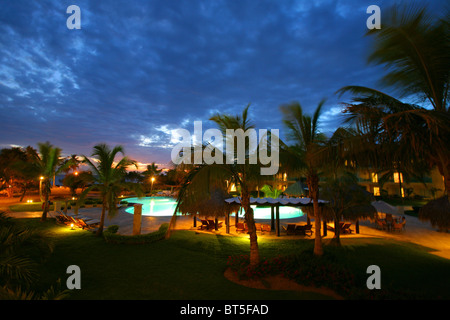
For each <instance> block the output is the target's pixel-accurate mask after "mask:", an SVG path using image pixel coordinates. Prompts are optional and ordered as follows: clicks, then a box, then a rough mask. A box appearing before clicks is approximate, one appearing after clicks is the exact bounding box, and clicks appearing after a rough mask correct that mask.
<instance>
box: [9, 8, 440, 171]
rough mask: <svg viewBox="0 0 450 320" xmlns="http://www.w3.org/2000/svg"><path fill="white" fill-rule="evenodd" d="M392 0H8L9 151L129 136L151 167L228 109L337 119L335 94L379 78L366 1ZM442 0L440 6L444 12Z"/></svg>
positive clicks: (272, 123) (73, 146)
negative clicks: (72, 11)
mask: <svg viewBox="0 0 450 320" xmlns="http://www.w3.org/2000/svg"><path fill="white" fill-rule="evenodd" d="M392 3H393V2H392V1H360V0H346V1H334V0H333V1H332V0H321V1H291V0H285V1H268V0H267V1H253V0H248V1H232V0H223V1H197V0H195V1H192V0H190V1H181V0H177V1H132V2H130V1H77V3H76V4H77V5H78V6H79V7H80V8H81V30H69V29H67V27H66V19H67V17H68V16H69V14H67V13H66V8H67V7H68V6H69V5H71V4H74V3H72V2H71V1H21V0H18V1H5V2H3V3H2V10H1V12H0V20H1V24H0V52H1V53H0V61H1V63H0V114H1V117H2V125H1V127H0V145H1V146H8V145H11V144H13V145H24V146H26V145H33V146H35V145H36V143H37V142H42V141H50V142H52V143H53V144H54V145H57V146H60V147H62V148H63V151H64V152H65V153H66V154H71V153H77V154H89V153H90V152H91V149H92V146H93V145H95V144H96V143H99V142H106V143H108V144H110V145H115V144H122V145H124V146H125V149H126V151H127V153H128V154H130V155H131V156H132V157H134V158H135V159H137V160H138V161H140V162H143V163H146V162H147V163H148V162H152V161H155V162H157V163H160V164H164V163H167V162H168V161H169V160H170V150H171V149H170V146H171V143H170V130H171V129H176V128H179V127H185V128H186V129H188V130H193V121H196V120H202V121H204V127H205V128H207V127H208V126H212V124H211V123H209V122H208V118H209V117H210V116H211V115H213V114H215V113H216V112H227V113H231V114H236V113H240V112H241V111H242V109H243V108H244V107H245V106H246V105H247V104H248V103H251V104H252V107H251V109H250V115H251V117H252V119H253V122H254V123H255V124H256V125H257V126H258V127H260V128H279V129H281V131H282V130H283V128H282V124H281V113H280V111H279V106H280V105H281V104H284V103H288V102H291V101H300V103H301V104H302V105H303V106H304V107H305V109H306V110H310V111H312V110H313V109H314V108H315V107H316V105H317V104H318V103H319V101H320V100H321V99H322V98H327V104H326V106H325V111H324V112H325V113H324V116H323V122H322V128H323V130H325V131H329V132H330V131H332V130H333V129H334V128H335V127H336V126H338V125H339V122H338V114H339V111H340V106H339V102H340V101H339V99H338V98H337V97H336V96H335V95H334V93H335V91H336V90H338V89H339V88H341V87H342V86H345V85H350V84H359V85H367V86H375V83H376V81H377V80H378V79H379V77H380V73H379V69H377V68H374V67H371V66H368V65H367V64H366V56H367V50H368V46H369V44H370V42H369V39H367V38H366V37H364V34H365V32H366V31H367V29H366V19H367V17H368V15H367V14H366V8H367V7H368V6H369V5H371V4H377V5H379V6H380V7H381V8H382V9H383V8H386V7H388V6H390V5H391V4H392ZM443 3H444V1H433V2H432V3H431V4H432V5H433V7H432V9H434V10H435V11H438V9H439V6H440V5H443Z"/></svg>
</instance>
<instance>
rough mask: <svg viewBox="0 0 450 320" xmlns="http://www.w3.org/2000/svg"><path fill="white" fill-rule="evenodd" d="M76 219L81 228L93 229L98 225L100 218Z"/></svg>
mask: <svg viewBox="0 0 450 320" xmlns="http://www.w3.org/2000/svg"><path fill="white" fill-rule="evenodd" d="M77 221H78V223H79V226H80V227H81V228H82V229H94V228H98V227H99V226H100V220H97V219H93V220H85V219H77Z"/></svg>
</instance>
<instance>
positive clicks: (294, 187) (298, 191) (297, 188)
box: [283, 181, 306, 197]
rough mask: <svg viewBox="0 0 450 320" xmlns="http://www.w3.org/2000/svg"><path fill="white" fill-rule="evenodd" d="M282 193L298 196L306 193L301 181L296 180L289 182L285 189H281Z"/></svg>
mask: <svg viewBox="0 0 450 320" xmlns="http://www.w3.org/2000/svg"><path fill="white" fill-rule="evenodd" d="M283 193H284V194H286V195H288V196H295V197H300V196H304V195H306V192H305V187H304V185H303V183H302V182H301V181H297V182H295V183H294V184H291V185H290V186H289V187H287V188H286V190H284V191H283Z"/></svg>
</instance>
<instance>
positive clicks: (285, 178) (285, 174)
mask: <svg viewBox="0 0 450 320" xmlns="http://www.w3.org/2000/svg"><path fill="white" fill-rule="evenodd" d="M283 181H287V173H286V172H285V173H284V174H283Z"/></svg>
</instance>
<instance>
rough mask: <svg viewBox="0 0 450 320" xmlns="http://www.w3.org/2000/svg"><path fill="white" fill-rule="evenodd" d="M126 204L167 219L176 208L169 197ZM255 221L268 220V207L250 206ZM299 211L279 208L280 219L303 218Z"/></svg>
mask: <svg viewBox="0 0 450 320" xmlns="http://www.w3.org/2000/svg"><path fill="white" fill-rule="evenodd" d="M125 201H127V202H129V203H130V202H131V203H142V215H146V216H156V217H168V216H172V215H173V211H174V210H175V207H176V204H177V203H176V201H175V199H173V198H169V197H144V198H127V199H125ZM252 208H253V210H254V215H255V219H270V207H256V206H255V205H252ZM125 211H126V212H128V213H131V214H133V213H134V208H133V207H128V208H126V209H125ZM303 215H304V213H303V212H302V210H301V209H298V208H293V207H287V206H286V207H284V206H281V207H280V219H290V218H298V217H301V216H303Z"/></svg>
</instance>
